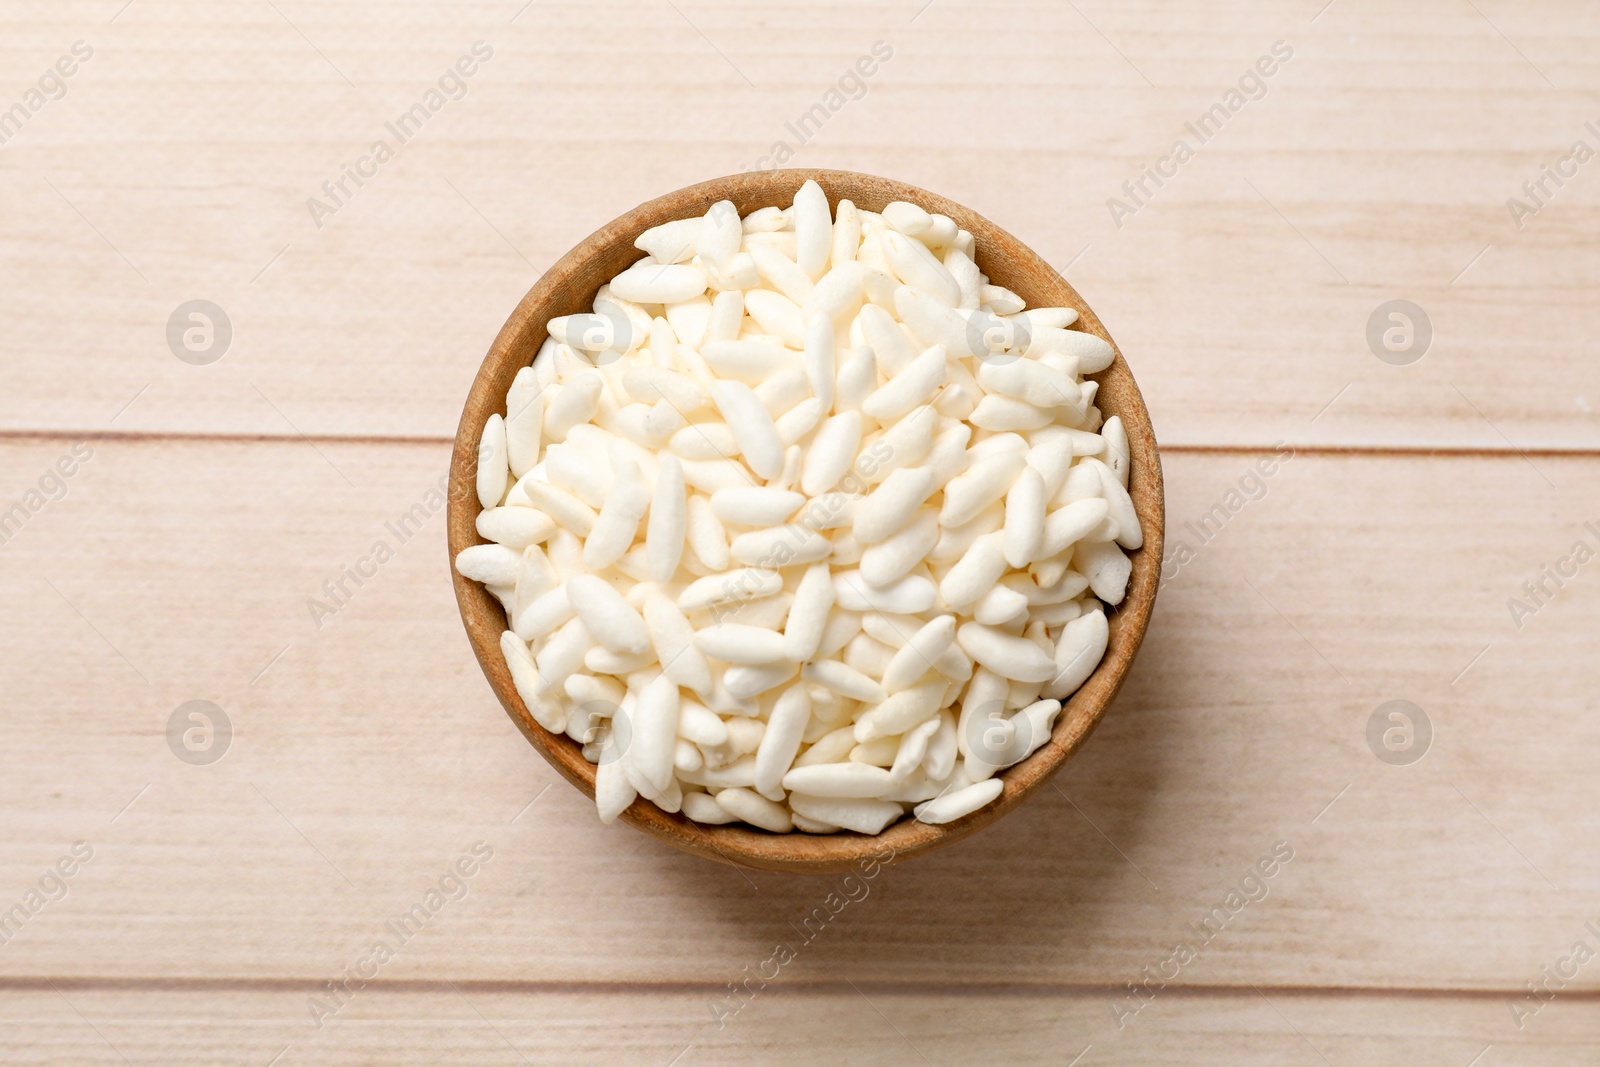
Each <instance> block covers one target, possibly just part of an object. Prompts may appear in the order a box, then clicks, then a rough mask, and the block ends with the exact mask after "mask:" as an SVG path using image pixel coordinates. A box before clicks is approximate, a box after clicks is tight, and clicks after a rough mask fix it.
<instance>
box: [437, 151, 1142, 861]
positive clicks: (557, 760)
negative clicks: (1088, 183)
mask: <svg viewBox="0 0 1600 1067" xmlns="http://www.w3.org/2000/svg"><path fill="white" fill-rule="evenodd" d="M807 180H814V181H816V182H817V183H818V184H819V185H820V186H821V187H822V189H823V191H824V192H825V193H827V194H828V202H829V205H830V207H836V206H837V203H838V201H839V200H840V199H841V198H848V199H851V200H853V201H854V202H855V203H856V204H857V205H858V206H861V207H864V208H865V209H867V210H878V209H880V208H881V207H882V206H883V204H884V203H887V202H889V201H890V200H905V201H909V202H911V203H914V204H917V205H919V206H921V207H923V208H924V209H926V210H927V211H929V212H930V213H939V214H944V215H948V216H950V217H951V218H953V219H954V220H955V221H956V222H957V223H958V225H960V226H961V227H962V228H963V229H966V230H968V231H970V232H971V233H972V234H973V235H974V237H975V239H976V242H977V245H976V257H975V258H976V259H977V261H978V264H979V266H980V268H983V269H984V273H985V274H986V275H988V276H989V277H990V279H991V283H992V284H997V285H999V284H1006V285H1007V287H1008V288H1012V289H1013V290H1014V291H1017V292H1019V295H1022V296H1024V298H1025V299H1027V305H1028V306H1029V307H1041V306H1068V307H1073V308H1077V309H1078V311H1079V319H1078V321H1077V322H1076V323H1075V324H1074V327H1076V328H1081V329H1084V330H1086V331H1088V332H1090V333H1093V334H1096V335H1097V336H1099V337H1101V338H1103V339H1104V340H1106V341H1107V342H1108V343H1110V344H1111V346H1112V351H1113V353H1114V358H1113V362H1112V364H1111V366H1110V367H1108V368H1107V369H1106V370H1104V371H1101V372H1100V373H1098V374H1094V375H1089V376H1087V377H1089V378H1092V379H1093V380H1096V381H1098V382H1099V383H1100V394H1099V397H1097V403H1100V402H1101V401H1103V400H1105V399H1107V398H1111V397H1114V398H1115V400H1116V403H1115V404H1114V405H1112V409H1111V410H1107V411H1106V413H1107V414H1108V415H1110V414H1115V415H1120V416H1121V417H1122V419H1123V424H1124V426H1125V427H1126V429H1127V435H1128V442H1129V450H1130V457H1131V458H1130V464H1129V467H1130V481H1129V493H1130V495H1131V496H1132V498H1133V501H1134V504H1135V507H1136V509H1137V510H1138V512H1139V515H1140V518H1141V521H1142V522H1143V524H1144V544H1143V546H1142V547H1141V548H1139V549H1138V550H1137V551H1134V552H1131V553H1129V555H1130V557H1131V559H1132V573H1131V575H1130V578H1129V582H1128V590H1127V594H1126V596H1125V598H1124V600H1123V601H1122V603H1121V604H1119V605H1117V607H1116V608H1115V609H1113V610H1111V611H1108V612H1107V618H1108V621H1109V622H1110V629H1111V637H1110V642H1109V645H1108V647H1107V650H1106V653H1105V655H1104V656H1103V657H1102V658H1101V661H1100V663H1099V665H1098V666H1096V668H1095V670H1094V672H1093V673H1092V674H1091V675H1090V676H1089V678H1088V679H1087V680H1085V681H1084V683H1083V684H1082V685H1081V686H1079V688H1078V690H1077V691H1076V692H1075V693H1073V694H1072V696H1071V697H1070V698H1068V700H1067V701H1065V702H1064V704H1063V706H1062V711H1061V713H1060V714H1059V715H1058V716H1057V719H1056V723H1055V727H1054V729H1053V730H1052V731H1051V737H1050V740H1049V741H1048V742H1046V743H1045V744H1044V745H1042V746H1040V748H1039V749H1037V750H1036V751H1035V752H1034V753H1033V754H1032V755H1030V756H1029V757H1028V758H1027V759H1025V760H1023V761H1022V762H1020V763H1017V764H1015V765H1013V766H1011V767H1009V768H1006V769H1005V770H1004V771H1001V772H999V774H998V775H997V777H999V778H1001V780H1002V781H1003V782H1004V783H1005V784H1004V790H1003V792H1002V793H1001V795H1000V797H999V798H997V799H996V800H995V801H994V802H993V803H991V804H989V805H987V806H985V807H983V808H980V809H979V810H978V811H976V812H974V813H972V814H971V815H968V816H966V817H965V818H962V819H959V820H956V821H954V822H950V823H945V824H940V825H930V824H926V823H920V822H917V821H916V820H915V819H914V818H912V817H909V816H908V817H906V818H903V819H901V820H900V821H898V822H896V823H894V824H892V825H890V826H889V827H887V828H885V829H884V831H883V832H882V833H879V834H876V835H864V834H857V833H851V832H840V833H835V834H826V835H824V834H806V833H801V832H799V831H796V832H794V833H790V834H774V833H769V832H767V831H764V830H759V829H754V828H749V827H745V826H743V825H741V824H726V825H704V824H700V823H695V822H693V821H691V820H690V819H688V818H687V817H685V816H684V815H683V814H682V813H677V814H671V813H668V812H665V811H663V810H661V809H660V808H658V807H656V806H655V804H653V803H651V802H650V801H648V800H646V799H644V798H643V797H639V798H636V799H635V800H634V801H633V803H632V804H631V805H629V807H628V808H627V809H626V810H625V811H623V813H622V814H621V816H620V819H621V821H623V822H626V823H628V824H629V825H631V826H634V827H636V828H637V829H640V830H642V831H644V832H645V833H647V834H650V835H651V836H653V837H657V838H660V839H662V840H664V841H667V842H669V843H671V844H673V845H675V846H677V847H678V848H681V849H683V850H685V851H687V852H690V853H693V854H695V855H698V856H702V857H705V858H707V859H713V860H720V861H722V862H726V863H731V864H735V865H738V866H745V867H751V868H757V869H763V870H775V871H806V872H824V871H845V870H849V869H852V868H855V867H858V866H860V867H862V868H863V869H865V868H866V865H868V864H874V863H887V862H891V861H895V860H903V859H906V858H909V857H911V856H915V855H923V854H926V853H928V852H930V851H932V850H934V849H936V848H941V847H944V846H946V845H949V844H952V843H954V842H955V841H957V840H959V839H961V838H963V837H966V836H967V835H969V834H971V833H973V832H975V831H977V830H979V829H982V828H983V827H985V826H988V825H989V824H990V823H993V822H994V821H995V820H997V819H999V818H1000V817H1001V816H1003V815H1005V814H1007V813H1008V812H1010V811H1011V810H1013V809H1014V808H1015V807H1016V806H1017V805H1018V804H1019V803H1021V801H1022V800H1023V799H1024V798H1025V797H1026V796H1027V795H1028V794H1029V793H1031V792H1032V791H1033V790H1035V789H1037V788H1038V787H1040V786H1041V785H1042V784H1043V783H1044V782H1045V781H1046V780H1048V778H1049V777H1050V776H1051V775H1052V774H1054V773H1055V772H1056V771H1057V770H1059V769H1060V768H1061V766H1062V765H1063V764H1065V763H1066V761H1067V760H1068V759H1070V758H1071V756H1072V755H1073V754H1074V753H1076V752H1077V750H1078V749H1079V748H1080V747H1081V746H1082V744H1083V742H1084V741H1085V740H1086V739H1087V738H1088V736H1089V734H1090V732H1091V731H1093V729H1094V727H1095V726H1096V725H1098V724H1099V722H1100V720H1101V719H1102V718H1103V717H1104V715H1105V711H1106V709H1107V706H1108V705H1109V704H1110V702H1111V700H1112V699H1113V698H1114V697H1115V696H1116V694H1117V692H1118V690H1119V689H1120V688H1121V687H1122V683H1123V681H1124V680H1125V678H1126V676H1127V673H1128V670H1129V667H1130V666H1131V664H1132V662H1133V659H1134V655H1135V653H1137V651H1138V649H1139V646H1140V644H1141V643H1142V641H1143V639H1144V635H1145V632H1146V630H1147V629H1148V627H1149V622H1150V616H1151V612H1152V610H1153V608H1154V604H1155V597H1156V593H1157V591H1158V589H1159V585H1160V570H1161V560H1162V546H1163V542H1164V527H1165V514H1164V510H1165V509H1164V499H1163V483H1162V473H1161V461H1160V456H1159V452H1158V449H1157V445H1156V441H1155V434H1154V431H1153V429H1152V428H1151V425H1150V416H1149V411H1148V410H1147V408H1146V407H1145V404H1144V399H1143V396H1142V395H1141V394H1140V392H1139V388H1138V385H1137V383H1136V382H1135V381H1134V378H1133V374H1132V372H1131V370H1130V369H1129V368H1128V365H1127V363H1126V361H1125V360H1124V359H1123V357H1122V353H1121V351H1120V349H1118V348H1117V346H1116V342H1115V341H1113V340H1112V338H1111V336H1110V334H1109V333H1108V332H1107V331H1106V329H1105V327H1104V325H1103V324H1102V323H1101V321H1100V319H1099V317H1098V316H1097V315H1096V314H1095V313H1094V311H1093V309H1092V308H1090V307H1089V305H1088V304H1087V303H1086V302H1085V301H1084V299H1083V298H1082V296H1080V295H1079V293H1078V291H1077V290H1076V289H1075V288H1074V287H1073V286H1072V285H1071V283H1069V282H1068V281H1067V280H1066V279H1065V278H1064V277H1062V275H1061V273H1060V272H1059V271H1057V270H1055V268H1053V267H1051V266H1050V265H1049V264H1048V263H1047V262H1046V261H1045V260H1044V259H1043V258H1042V257H1040V256H1039V255H1038V254H1037V253H1035V252H1034V251H1033V250H1032V249H1031V248H1029V247H1028V246H1027V245H1025V244H1023V243H1022V242H1021V241H1020V240H1018V239H1017V238H1016V237H1014V236H1012V235H1011V234H1010V233H1009V232H1007V231H1006V230H1004V229H1003V228H1001V227H1000V226H998V225H996V224H995V223H993V222H991V221H990V220H989V219H987V218H985V217H984V216H982V215H980V214H978V213H977V212H975V211H973V210H971V209H970V208H967V207H965V206H964V205H961V204H958V203H956V202H955V201H952V200H950V199H948V198H946V197H943V196H940V195H938V194H936V193H933V192H930V191H928V190H925V189H921V188H918V187H916V186H913V185H910V184H907V183H905V182H900V181H896V180H893V179H889V178H883V177H879V176H876V175H871V174H864V173H859V172H855V171H843V170H826V169H810V168H791V169H782V170H765V171H754V172H745V173H741V174H733V175H727V176H724V177H721V178H714V179H711V180H709V181H704V182H699V183H696V184H694V185H689V186H686V187H684V188H681V189H677V190H674V191H672V192H669V193H666V194H664V195H662V196H659V197H656V198H655V199H652V200H649V201H647V202H645V203H643V204H640V205H639V206H638V207H635V208H633V209H632V210H630V211H628V212H625V213H624V214H622V215H620V216H618V217H617V218H615V219H613V220H612V221H611V222H608V223H606V224H605V225H604V226H602V227H600V228H599V229H598V230H596V231H595V232H594V233H592V234H590V235H589V236H588V237H586V238H584V239H583V240H582V241H580V242H578V244H577V245H575V246H574V247H573V248H572V249H571V250H569V251H568V252H567V253H566V254H565V255H563V256H562V257H561V258H560V259H558V260H557V261H556V262H555V263H554V264H552V265H551V266H550V267H549V268H548V269H547V270H546V271H545V272H544V273H543V274H542V275H541V276H540V278H539V279H538V280H537V281H536V282H535V283H534V284H533V286H532V287H531V288H529V290H528V292H527V293H526V294H525V295H524V296H523V297H522V299H521V300H520V301H519V302H518V304H517V306H516V308H515V309H514V310H513V311H512V312H511V315H510V316H509V317H508V318H507V320H506V322H505V324H504V325H503V326H502V327H501V329H500V331H499V333H498V334H497V335H496V337H495V339H494V342H493V343H492V344H491V345H490V347H489V350H488V352H487V353H486V354H485V356H484V358H483V361H482V363H481V364H480V365H479V368H478V372H477V374H476V376H475V377H474V379H473V382H472V386H471V389H470V390H469V391H468V394H467V399H466V402H465V405H464V406H463V409H462V414H461V420H460V422H459V424H458V427H457V430H456V437H455V445H454V449H453V452H452V455H451V460H450V475H449V477H450V483H449V492H448V514H447V541H448V560H447V565H448V566H449V569H450V576H451V581H452V584H453V586H454V588H455V594H456V602H457V606H458V607H459V609H460V612H461V618H462V623H463V625H464V626H465V628H466V631H467V637H468V641H469V643H470V644H471V646H472V650H473V653H474V654H475V655H476V656H477V659H478V664H479V666H480V667H481V668H482V670H483V673H484V676H485V678H486V679H487V680H488V682H489V685H490V688H491V689H492V690H493V691H494V694H495V696H497V697H498V698H499V700H500V703H501V705H502V707H504V708H505V711H506V714H507V715H509V716H510V718H511V720H512V722H514V723H515V724H516V725H517V727H518V728H519V729H520V730H521V731H522V734H523V736H524V737H526V738H527V740H528V742H529V743H530V744H531V745H532V746H533V747H534V749H535V750H536V751H538V752H539V754H540V755H542V756H543V757H544V758H545V760H546V761H548V762H549V763H550V764H551V766H553V767H554V768H555V769H556V770H557V771H558V772H559V773H560V774H561V775H562V777H564V778H566V779H567V781H569V782H571V783H572V784H573V785H574V786H576V787H577V788H578V789H579V790H581V791H582V792H583V793H584V794H586V795H587V796H588V797H589V798H590V799H591V800H593V798H594V777H595V765H594V764H591V763H589V762H588V761H587V760H585V759H584V758H583V755H582V752H581V750H580V746H579V745H578V744H577V742H575V741H573V740H572V739H571V738H569V737H567V736H566V735H565V734H552V733H550V732H548V731H546V730H545V729H544V728H543V727H541V726H540V725H539V724H538V723H537V722H535V721H534V719H533V716H532V715H531V714H530V713H529V711H528V709H527V707H526V706H525V705H524V704H523V702H522V699H521V698H520V697H519V696H518V694H517V692H516V688H515V686H514V685H513V684H512V681H511V675H510V671H509V670H508V668H507V667H506V664H505V661H504V658H503V657H502V655H501V652H500V635H501V633H502V632H504V631H505V629H506V628H507V627H506V618H505V613H504V610H503V609H502V608H501V605H500V603H499V601H497V600H496V599H495V598H494V597H493V596H492V595H491V594H490V593H489V592H488V591H487V590H486V589H485V588H484V587H483V586H482V585H481V584H479V583H478V582H475V581H471V580H469V579H467V578H464V577H462V576H461V574H460V573H459V572H457V571H456V569H455V557H456V555H457V554H458V553H459V552H460V551H461V550H462V549H464V548H467V547H469V546H471V545H477V544H485V543H487V542H486V541H485V540H484V539H483V538H482V537H480V536H479V535H478V533H477V526H476V519H477V515H478V512H479V511H480V510H481V508H480V506H479V503H478V498H477V491H476V472H477V452H478V449H477V445H478V440H479V438H480V436H481V435H482V431H483V426H484V424H485V422H486V421H487V420H488V417H489V416H490V415H491V414H494V413H498V412H503V411H504V406H505V388H504V385H503V384H502V383H503V382H506V381H508V380H509V377H510V375H512V374H514V373H515V370H516V369H517V368H520V367H524V366H527V365H528V364H529V362H530V361H531V359H532V358H533V355H534V354H535V353H537V351H538V349H539V347H540V345H541V344H542V343H543V340H544V338H545V336H546V323H547V322H548V320H549V319H550V318H553V317H555V316H556V315H559V314H570V313H572V311H575V310H586V309H587V308H588V307H589V306H590V304H591V303H592V301H593V299H594V294H595V291H596V290H597V289H598V288H599V285H600V283H601V282H603V281H604V280H605V278H600V280H599V281H597V282H595V283H594V284H593V285H588V284H587V282H588V281H593V277H592V275H593V272H594V269H595V265H596V263H597V261H598V260H599V259H601V258H602V257H606V256H607V255H610V256H613V257H614V256H615V255H616V250H617V249H618V248H619V247H621V248H623V249H625V250H627V251H628V252H636V253H637V254H636V255H633V256H632V257H631V258H633V259H638V258H642V257H643V255H644V253H643V252H642V251H637V250H635V249H633V241H634V239H635V238H636V237H637V236H638V235H639V234H640V233H642V232H643V231H644V230H646V229H648V228H649V227H651V226H654V225H658V224H660V223H661V222H664V221H668V220H669V219H678V218H689V217H693V216H695V215H699V214H704V212H705V211H706V210H707V209H708V208H709V207H710V206H711V205H712V204H713V203H715V202H717V201H719V200H731V201H733V203H734V204H735V206H736V207H737V208H738V210H739V214H740V215H741V216H743V215H746V214H748V213H749V212H750V211H751V210H753V209H754V208H756V207H762V206H768V205H779V206H788V205H789V204H790V203H792V202H793V195H794V192H795V191H796V190H798V189H799V187H800V186H801V185H802V184H803V183H804V182H806V181H807ZM874 205H876V206H874ZM996 268H998V273H997V270H996ZM614 273H615V271H610V272H609V273H608V274H606V277H609V276H610V274H614ZM574 282H578V285H577V287H576V288H575V287H574V284H573V283H574ZM1008 283H1009V284H1008ZM584 289H587V292H584V291H583V290H584ZM1030 292H1031V293H1033V294H1035V295H1036V296H1039V297H1041V298H1040V299H1033V298H1029V293H1030ZM574 294H576V296H575V295H574ZM1102 410H1106V405H1103V404H1102Z"/></svg>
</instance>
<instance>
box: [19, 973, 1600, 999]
mask: <svg viewBox="0 0 1600 1067" xmlns="http://www.w3.org/2000/svg"><path fill="white" fill-rule="evenodd" d="M326 984H327V982H326V979H316V978H163V977H159V976H155V975H149V976H136V977H95V976H84V975H76V976H74V975H58V976H37V977H36V976H26V975H18V976H10V977H0V992H28V991H43V990H49V989H53V988H60V989H70V990H82V991H84V992H144V991H151V992H181V993H204V992H259V993H294V992H308V991H309V992H316V991H318V990H321V989H322V988H323V987H324V986H325V985H326ZM857 987H860V988H863V989H869V990H872V991H874V992H878V993H882V994H884V995H886V996H940V995H945V994H949V993H953V992H959V993H961V994H962V995H963V996H983V997H994V998H1001V997H1027V996H1047V995H1052V994H1054V995H1065V996H1102V995H1103V996H1120V995H1122V994H1123V993H1125V992H1126V990H1127V987H1126V985H1117V984H1115V983H1102V982H971V983H965V982H962V983H957V982H885V981H868V980H861V981H851V980H838V981H830V980H827V979H816V980H807V981H794V982H785V983H784V989H785V990H792V991H795V992H798V993H802V994H808V995H811V996H832V995H836V994H839V993H844V992H850V991H854V990H856V989H857ZM363 988H364V989H371V990H375V991H378V992H384V993H393V994H430V993H450V992H455V991H457V990H460V991H465V992H478V993H485V994H520V995H527V996H540V995H543V996H563V995H572V994H580V993H583V994H592V995H600V996H606V995H609V996H632V995H637V994H652V993H678V994H682V995H685V996H687V995H690V994H696V993H705V994H708V995H711V994H719V993H721V992H722V990H723V989H724V986H722V985H718V984H717V983H715V982H695V981H675V980H672V979H664V980H662V981H656V982H652V981H647V980H638V981H616V982H606V981H600V982H584V981H539V980H513V979H480V978H439V979H428V978H414V979H396V980H388V981H379V982H370V983H368V984H367V985H366V986H364V987H363ZM1161 991H1162V992H1163V993H1167V994H1171V995H1173V996H1175V997H1197V998H1201V997H1244V998H1253V997H1258V996H1260V995H1261V994H1262V993H1276V994H1281V995H1283V996H1290V997H1294V996H1318V997H1348V998H1357V997H1390V998H1395V999H1411V1000H1504V999H1507V998H1515V997H1521V996H1523V995H1525V994H1526V992H1527V990H1526V989H1523V988H1521V987H1517V988H1514V989H1513V988H1510V987H1507V988H1482V989H1450V988H1446V987H1413V986H1400V987H1389V986H1365V985H1360V986H1358V985H1295V984H1283V985H1267V986H1259V985H1253V984H1245V985H1239V984H1236V983H1228V982H1222V983H1218V984H1217V985H1200V984H1189V985H1166V986H1162V987H1161ZM1561 998H1562V999H1563V1000H1582V1001H1600V989H1574V990H1570V991H1564V992H1563V993H1562V994H1561Z"/></svg>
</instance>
